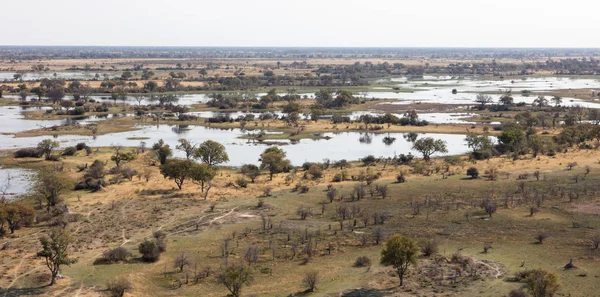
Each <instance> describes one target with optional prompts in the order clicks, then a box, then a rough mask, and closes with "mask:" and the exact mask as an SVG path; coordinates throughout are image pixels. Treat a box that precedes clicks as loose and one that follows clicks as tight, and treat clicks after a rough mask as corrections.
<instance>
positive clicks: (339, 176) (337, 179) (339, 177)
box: [331, 173, 342, 183]
mask: <svg viewBox="0 0 600 297" xmlns="http://www.w3.org/2000/svg"><path fill="white" fill-rule="evenodd" d="M331 181H332V182H334V183H339V182H341V181H342V174H341V173H336V174H335V175H334V176H333V178H332V179H331Z"/></svg>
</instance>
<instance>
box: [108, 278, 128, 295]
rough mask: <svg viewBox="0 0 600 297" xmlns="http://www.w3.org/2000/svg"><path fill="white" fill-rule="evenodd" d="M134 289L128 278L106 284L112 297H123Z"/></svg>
mask: <svg viewBox="0 0 600 297" xmlns="http://www.w3.org/2000/svg"><path fill="white" fill-rule="evenodd" d="M132 288H133V286H132V284H131V282H130V281H129V280H127V279H126V278H123V277H120V278H117V279H115V280H112V281H108V282H107V283H106V289H107V290H108V292H109V293H110V296H112V297H122V296H123V295H125V292H126V291H129V290H131V289H132Z"/></svg>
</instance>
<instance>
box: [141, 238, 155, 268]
mask: <svg viewBox="0 0 600 297" xmlns="http://www.w3.org/2000/svg"><path fill="white" fill-rule="evenodd" d="M138 251H139V252H140V254H142V260H143V261H145V262H154V261H156V260H158V258H159V257H160V249H159V248H158V246H157V245H156V241H154V240H148V239H144V241H142V242H141V243H140V245H139V246H138Z"/></svg>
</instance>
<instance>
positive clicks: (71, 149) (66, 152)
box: [62, 146, 77, 156]
mask: <svg viewBox="0 0 600 297" xmlns="http://www.w3.org/2000/svg"><path fill="white" fill-rule="evenodd" d="M76 153H77V148H76V147H74V146H70V147H67V148H65V150H64V151H63V153H62V155H63V156H75V154H76Z"/></svg>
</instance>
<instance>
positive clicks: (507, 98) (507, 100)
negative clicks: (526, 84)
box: [500, 94, 514, 106]
mask: <svg viewBox="0 0 600 297" xmlns="http://www.w3.org/2000/svg"><path fill="white" fill-rule="evenodd" d="M500 102H502V105H506V106H511V105H513V104H514V99H513V97H512V96H511V95H508V94H506V95H502V96H501V97H500Z"/></svg>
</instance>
